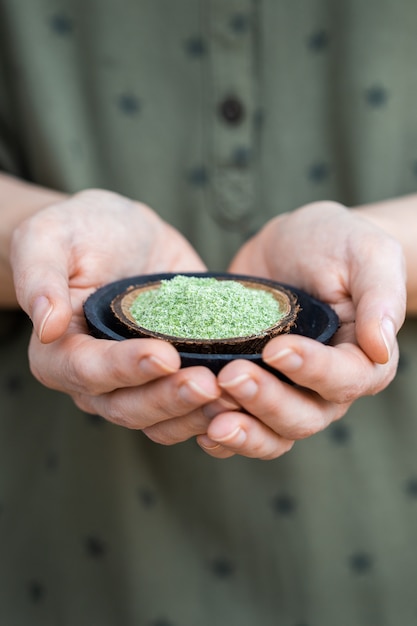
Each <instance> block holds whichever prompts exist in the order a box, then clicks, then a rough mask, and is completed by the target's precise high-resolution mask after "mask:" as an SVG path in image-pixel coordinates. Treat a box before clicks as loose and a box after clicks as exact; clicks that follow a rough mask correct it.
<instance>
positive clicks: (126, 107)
mask: <svg viewBox="0 0 417 626" xmlns="http://www.w3.org/2000/svg"><path fill="white" fill-rule="evenodd" d="M117 106H118V107H119V109H120V110H121V111H122V112H123V113H124V114H125V115H132V116H133V115H136V114H137V113H139V111H140V107H141V105H140V101H139V99H138V98H137V97H136V96H135V95H134V94H131V93H125V94H121V95H120V96H119V98H118V100H117Z"/></svg>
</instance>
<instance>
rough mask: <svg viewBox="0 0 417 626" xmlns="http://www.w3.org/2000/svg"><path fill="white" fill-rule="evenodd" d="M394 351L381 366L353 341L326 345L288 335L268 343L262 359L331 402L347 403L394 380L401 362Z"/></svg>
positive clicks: (380, 388) (394, 348) (395, 348)
mask: <svg viewBox="0 0 417 626" xmlns="http://www.w3.org/2000/svg"><path fill="white" fill-rule="evenodd" d="M392 350H393V354H392V357H391V361H390V362H389V363H388V364H387V365H378V364H375V363H374V362H373V361H371V360H370V359H369V358H368V357H367V355H366V354H365V353H364V352H363V351H362V350H361V349H360V348H359V347H358V346H356V345H354V344H353V343H350V342H345V343H343V344H339V345H336V346H327V345H323V344H321V343H320V342H317V341H314V340H312V339H308V338H305V337H300V336H296V335H286V336H285V337H284V336H281V337H277V338H275V339H273V340H271V341H270V342H269V343H268V344H267V345H266V346H265V348H264V351H263V359H264V361H265V362H266V363H267V364H268V365H270V366H271V367H273V368H275V369H277V370H278V371H279V372H282V373H283V374H285V375H286V376H287V377H288V378H290V379H291V380H292V381H293V382H294V383H296V384H297V385H300V386H302V387H306V388H307V389H310V390H313V391H315V392H316V393H317V394H318V395H320V396H321V397H322V398H324V399H325V400H327V401H328V402H336V403H339V404H344V403H351V402H353V401H354V400H356V399H357V398H360V397H362V396H364V395H373V394H375V393H377V392H378V391H381V390H382V389H383V388H384V387H386V386H387V385H388V383H389V382H391V380H392V379H393V377H394V375H395V372H396V367H397V361H398V349H397V347H396V346H394V347H393V348H392Z"/></svg>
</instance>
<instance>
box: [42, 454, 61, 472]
mask: <svg viewBox="0 0 417 626" xmlns="http://www.w3.org/2000/svg"><path fill="white" fill-rule="evenodd" d="M45 466H46V469H47V470H48V471H50V472H53V471H55V470H56V469H58V466H59V458H58V455H57V454H56V452H49V453H48V454H47V455H46V459H45Z"/></svg>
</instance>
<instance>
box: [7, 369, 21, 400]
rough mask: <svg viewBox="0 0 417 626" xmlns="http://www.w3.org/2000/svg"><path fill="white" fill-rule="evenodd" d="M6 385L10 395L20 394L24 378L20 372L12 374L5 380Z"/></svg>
mask: <svg viewBox="0 0 417 626" xmlns="http://www.w3.org/2000/svg"><path fill="white" fill-rule="evenodd" d="M4 386H5V389H6V391H7V393H9V394H10V395H15V394H18V393H19V392H20V391H22V388H23V379H22V377H21V376H19V374H10V375H9V376H7V377H6V379H5V381H4Z"/></svg>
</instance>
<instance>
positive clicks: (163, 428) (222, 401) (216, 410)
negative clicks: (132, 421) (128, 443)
mask: <svg viewBox="0 0 417 626" xmlns="http://www.w3.org/2000/svg"><path fill="white" fill-rule="evenodd" d="M236 408H238V405H237V404H236V402H233V401H231V400H230V399H228V398H224V397H220V398H218V399H216V400H214V401H213V402H209V403H208V404H206V405H205V406H203V407H201V408H199V409H197V410H196V411H193V412H192V413H189V414H187V415H182V416H181V417H177V418H171V419H168V420H165V421H163V422H158V423H156V424H153V425H152V426H149V427H148V428H145V429H144V430H143V432H144V433H145V434H146V435H147V436H148V437H149V439H152V441H154V442H155V443H160V444H163V445H172V444H175V443H180V442H182V441H186V440H188V439H190V438H191V437H195V436H197V435H201V434H204V433H206V432H207V428H208V426H209V424H210V422H211V420H212V419H213V418H214V417H215V416H216V415H219V414H220V413H223V412H224V411H226V410H228V411H230V410H233V409H236Z"/></svg>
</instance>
